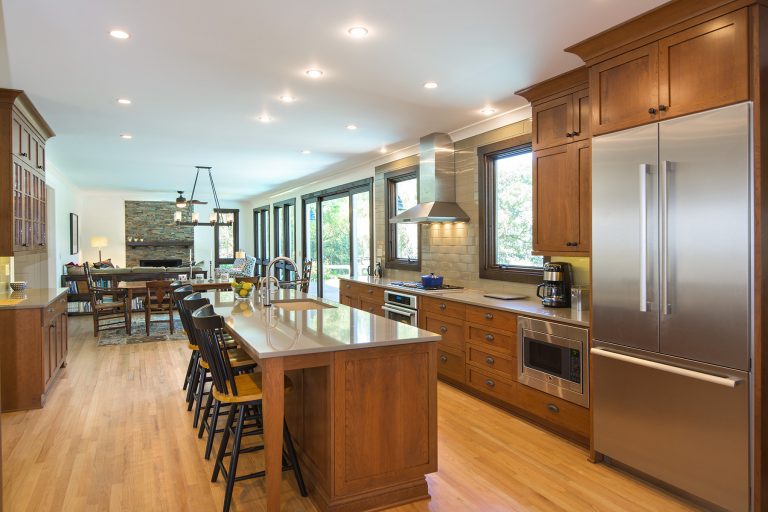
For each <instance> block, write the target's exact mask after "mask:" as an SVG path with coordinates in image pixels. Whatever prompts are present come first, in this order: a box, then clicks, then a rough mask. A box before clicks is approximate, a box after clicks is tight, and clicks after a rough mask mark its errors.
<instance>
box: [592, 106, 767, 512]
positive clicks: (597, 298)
mask: <svg viewBox="0 0 768 512" xmlns="http://www.w3.org/2000/svg"><path fill="white" fill-rule="evenodd" d="M751 108H752V106H751V103H743V104H739V105H734V106H730V107H726V108H721V109H717V110H712V111H708V112H704V113H700V114H693V115H689V116H685V117H681V118H677V119H671V120H668V121H663V122H660V123H655V124H651V125H647V126H641V127H638V128H634V129H630V130H625V131H622V132H618V133H613V134H608V135H603V136H599V137H595V138H594V139H593V142H592V223H593V224H592V232H593V235H592V236H593V239H592V258H593V260H592V269H593V274H592V279H593V308H594V309H593V325H592V333H593V344H592V350H591V353H592V388H591V390H590V391H591V394H592V395H591V396H592V407H593V428H594V446H595V449H596V450H597V451H598V452H600V453H602V454H604V455H606V456H608V457H610V458H611V459H612V460H614V461H616V462H618V463H620V464H622V465H626V466H629V467H631V468H633V469H634V470H637V471H640V472H642V473H645V474H646V475H648V476H650V477H651V478H652V479H656V480H658V481H660V482H663V483H665V484H668V485H671V486H673V487H676V488H677V489H679V490H682V491H683V492H684V493H688V494H690V495H692V496H695V497H697V498H699V499H701V500H705V501H706V502H708V503H711V504H714V505H717V506H719V507H723V508H725V509H727V510H735V511H746V510H749V509H750V474H751V467H750V439H751V434H750V424H751V422H750V409H751V405H750V404H751V397H750V389H751V373H750V372H751V358H752V346H753V344H752V302H753V301H752V290H753V287H752V279H753V270H752V268H753V265H752V227H753V224H752V212H753V208H752V161H751V155H752V147H751V140H752V127H751V117H752V114H751Z"/></svg>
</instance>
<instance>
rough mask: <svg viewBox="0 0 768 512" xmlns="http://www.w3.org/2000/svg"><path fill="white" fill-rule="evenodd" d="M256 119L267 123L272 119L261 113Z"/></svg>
mask: <svg viewBox="0 0 768 512" xmlns="http://www.w3.org/2000/svg"><path fill="white" fill-rule="evenodd" d="M256 119H257V120H258V121H260V122H262V123H269V122H271V121H272V120H273V119H272V118H271V117H269V116H268V115H267V114H261V115H260V116H257V117H256Z"/></svg>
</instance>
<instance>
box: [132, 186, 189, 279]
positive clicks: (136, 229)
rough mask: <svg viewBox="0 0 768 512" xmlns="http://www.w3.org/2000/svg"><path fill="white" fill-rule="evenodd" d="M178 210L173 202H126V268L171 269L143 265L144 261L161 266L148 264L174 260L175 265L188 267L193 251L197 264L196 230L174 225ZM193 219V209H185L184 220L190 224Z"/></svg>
mask: <svg viewBox="0 0 768 512" xmlns="http://www.w3.org/2000/svg"><path fill="white" fill-rule="evenodd" d="M176 210H177V208H176V203H174V202H173V201H126V202H125V264H126V266H128V267H138V266H171V265H157V264H155V265H142V261H143V262H144V263H147V262H149V263H160V262H159V261H154V262H152V261H147V260H174V263H176V262H178V261H179V260H180V261H181V263H182V265H188V264H189V255H190V252H189V251H190V250H192V251H193V254H192V259H193V260H194V245H195V231H194V228H193V227H192V226H176V224H175V223H174V222H173V214H174V213H175V212H176ZM191 217H192V211H191V209H190V208H185V209H184V211H183V218H184V220H191ZM142 240H143V241H142ZM166 263H167V262H166Z"/></svg>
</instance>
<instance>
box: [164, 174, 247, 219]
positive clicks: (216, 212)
mask: <svg viewBox="0 0 768 512" xmlns="http://www.w3.org/2000/svg"><path fill="white" fill-rule="evenodd" d="M195 170H196V172H195V183H194V185H192V195H191V196H190V197H189V201H187V199H186V198H185V197H184V195H183V194H184V191H183V190H177V192H178V193H179V197H177V198H176V206H177V207H178V208H186V207H187V206H194V205H196V204H208V203H206V202H205V201H200V200H199V199H195V190H197V179H198V178H199V177H200V171H208V181H209V182H210V183H211V192H213V201H214V205H215V208H214V209H213V211H212V212H211V214H210V215H209V216H208V223H207V224H200V213H198V212H192V221H191V222H190V221H182V220H181V218H182V215H181V211H176V212H174V214H173V222H174V223H175V224H176V225H177V226H216V225H219V224H220V225H223V226H231V225H232V224H234V222H233V221H231V220H225V219H226V217H225V216H224V214H223V213H221V205H219V196H218V194H217V193H216V185H215V184H214V183H213V173H212V168H211V167H204V166H202V165H197V166H195Z"/></svg>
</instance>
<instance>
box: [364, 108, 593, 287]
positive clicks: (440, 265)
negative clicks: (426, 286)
mask: <svg viewBox="0 0 768 512" xmlns="http://www.w3.org/2000/svg"><path fill="white" fill-rule="evenodd" d="M530 131H531V121H530V119H528V120H524V121H520V122H518V123H514V124H511V125H508V126H503V127H501V128H498V129H495V130H491V131H489V132H485V133H482V134H480V135H477V136H474V137H470V138H467V139H463V140H460V141H457V142H456V143H455V146H454V150H455V168H456V202H457V203H458V204H459V206H461V208H462V209H463V210H464V211H465V212H467V214H468V215H469V217H470V221H469V222H467V223H455V224H430V225H427V224H422V225H421V226H420V229H421V258H422V261H421V272H413V271H403V270H393V269H386V268H385V269H384V272H385V274H384V275H385V276H387V277H390V278H393V279H403V280H418V278H419V276H420V275H421V274H425V273H429V272H434V273H436V274H441V275H443V276H444V277H445V281H446V283H449V284H455V285H459V286H465V287H471V288H480V289H483V290H487V291H495V292H502V291H503V292H509V293H524V294H527V295H531V296H533V295H535V290H536V287H535V285H530V284H524V283H511V282H507V281H496V280H490V279H480V277H479V266H480V263H479V258H480V255H479V254H480V251H479V248H478V243H479V232H478V230H479V211H478V210H479V207H478V158H477V149H478V148H479V147H481V146H485V145H488V144H492V143H494V142H499V141H502V140H506V139H509V138H512V137H517V136H520V135H524V134H526V133H530ZM416 162H418V159H417V157H408V158H404V159H402V160H401V161H397V162H392V163H390V164H387V165H385V166H381V167H377V168H376V174H375V177H374V218H375V222H376V229H375V230H374V232H375V234H376V238H375V250H376V259H377V261H382V262H383V261H384V259H385V254H384V247H385V238H384V233H385V229H386V227H387V223H388V222H387V221H388V219H386V218H385V216H386V208H385V206H386V205H385V201H386V180H385V177H384V175H385V173H387V172H390V171H393V170H397V169H402V168H405V167H409V166H411V165H414V164H415V163H416ZM553 260H554V261H566V262H568V263H571V265H573V267H574V281H575V283H576V284H580V285H586V284H588V283H589V258H585V257H581V258H575V257H567V258H566V257H553Z"/></svg>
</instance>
